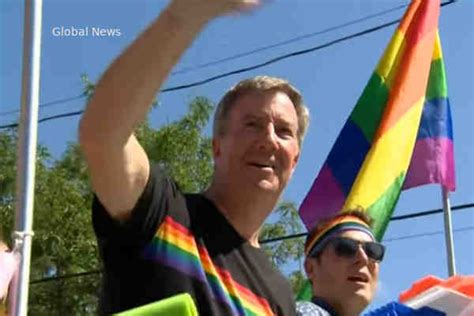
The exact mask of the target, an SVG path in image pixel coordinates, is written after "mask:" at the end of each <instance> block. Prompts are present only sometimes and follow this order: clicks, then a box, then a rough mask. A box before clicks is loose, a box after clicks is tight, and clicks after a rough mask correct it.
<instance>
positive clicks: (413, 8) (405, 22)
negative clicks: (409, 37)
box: [398, 0, 421, 34]
mask: <svg viewBox="0 0 474 316" xmlns="http://www.w3.org/2000/svg"><path fill="white" fill-rule="evenodd" d="M420 3H421V0H413V1H412V2H411V4H410V6H409V7H408V9H407V11H406V12H405V15H404V16H403V19H402V21H401V22H400V24H399V26H398V29H399V30H400V32H402V33H403V34H405V33H406V31H407V29H408V27H409V26H410V24H411V22H412V19H413V17H414V16H415V13H416V12H417V9H418V7H419V6H420Z"/></svg>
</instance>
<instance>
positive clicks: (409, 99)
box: [375, 0, 439, 140]
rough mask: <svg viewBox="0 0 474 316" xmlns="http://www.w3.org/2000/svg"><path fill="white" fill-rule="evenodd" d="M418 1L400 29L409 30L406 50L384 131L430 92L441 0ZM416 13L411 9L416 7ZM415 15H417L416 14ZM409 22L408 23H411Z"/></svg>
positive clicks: (386, 113)
mask: <svg viewBox="0 0 474 316" xmlns="http://www.w3.org/2000/svg"><path fill="white" fill-rule="evenodd" d="M418 2H420V1H419V0H418V1H417V0H415V1H414V2H413V3H412V5H411V6H410V8H409V12H407V19H404V21H403V22H402V25H401V26H400V31H402V32H405V33H406V34H405V41H406V43H405V45H404V46H405V51H404V52H400V53H399V54H403V57H402V58H403V59H402V62H401V64H400V65H399V69H397V70H398V71H397V75H396V78H395V82H394V84H393V87H392V89H391V91H390V97H389V100H388V102H387V106H386V108H385V113H384V115H383V118H382V121H381V123H380V126H379V129H378V131H377V136H376V138H375V140H376V139H377V138H379V137H380V136H381V135H382V134H384V133H385V132H386V131H387V130H389V129H390V128H392V127H393V125H394V124H395V123H396V122H397V121H398V120H399V119H400V118H401V117H402V116H403V115H405V113H406V112H407V111H408V109H409V108H411V107H412V106H413V105H414V104H416V101H418V100H419V99H420V98H421V97H422V96H423V95H424V94H425V93H426V91H425V90H426V85H427V84H428V76H429V67H430V65H431V59H432V56H433V49H434V41H435V38H436V32H437V27H438V16H439V0H425V1H421V3H418ZM415 9H416V12H415V13H414V12H411V11H412V10H415ZM413 14H414V16H413ZM407 23H408V24H407Z"/></svg>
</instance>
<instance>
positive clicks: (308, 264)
mask: <svg viewBox="0 0 474 316" xmlns="http://www.w3.org/2000/svg"><path fill="white" fill-rule="evenodd" d="M313 260H314V259H311V258H306V259H305V260H304V271H305V272H306V275H307V276H308V278H309V279H311V276H312V275H313V271H314V267H313V264H314V263H313V262H312V261H313Z"/></svg>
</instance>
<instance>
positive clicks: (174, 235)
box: [155, 222, 199, 257]
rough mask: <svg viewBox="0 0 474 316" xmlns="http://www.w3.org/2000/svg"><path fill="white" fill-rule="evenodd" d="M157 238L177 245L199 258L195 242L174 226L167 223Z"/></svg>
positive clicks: (159, 231) (161, 228)
mask: <svg viewBox="0 0 474 316" xmlns="http://www.w3.org/2000/svg"><path fill="white" fill-rule="evenodd" d="M155 236H156V237H158V238H159V239H161V240H164V241H166V242H168V243H170V244H173V245H175V246H176V247H178V248H180V249H182V250H184V251H186V252H189V253H190V254H192V255H194V256H196V257H199V253H198V250H197V245H196V243H195V242H194V239H192V238H190V237H189V236H187V235H186V234H184V233H182V232H180V231H179V230H177V229H174V228H173V226H171V225H170V224H168V223H166V222H165V223H164V225H163V226H161V227H160V229H159V230H158V232H157V234H156V235H155Z"/></svg>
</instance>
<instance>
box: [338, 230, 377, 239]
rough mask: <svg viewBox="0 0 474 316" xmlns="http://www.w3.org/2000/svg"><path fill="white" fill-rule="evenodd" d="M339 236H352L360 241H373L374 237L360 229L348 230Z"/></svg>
mask: <svg viewBox="0 0 474 316" xmlns="http://www.w3.org/2000/svg"><path fill="white" fill-rule="evenodd" d="M338 236H339V237H346V238H351V239H355V240H359V241H372V238H371V237H370V236H369V235H368V234H367V233H364V232H362V231H359V230H346V231H343V232H341V233H339V234H338Z"/></svg>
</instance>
